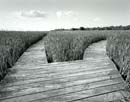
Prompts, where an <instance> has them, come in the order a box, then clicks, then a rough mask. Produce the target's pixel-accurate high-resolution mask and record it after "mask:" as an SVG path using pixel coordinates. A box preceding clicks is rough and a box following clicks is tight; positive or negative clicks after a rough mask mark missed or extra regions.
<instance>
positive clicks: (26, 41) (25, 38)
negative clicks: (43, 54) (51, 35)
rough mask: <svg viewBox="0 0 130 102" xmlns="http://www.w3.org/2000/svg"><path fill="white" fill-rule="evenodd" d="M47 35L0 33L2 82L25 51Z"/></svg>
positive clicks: (36, 33)
mask: <svg viewBox="0 0 130 102" xmlns="http://www.w3.org/2000/svg"><path fill="white" fill-rule="evenodd" d="M45 35H46V33H45V32H18V31H0V80H1V79H3V77H4V76H5V75H6V73H7V71H8V68H10V67H12V66H13V65H14V63H15V62H16V61H17V59H18V58H19V57H20V55H21V54H22V53H23V52H24V51H25V50H26V49H27V48H28V47H29V46H30V45H32V44H33V43H35V42H37V41H38V40H40V39H42V37H43V36H45Z"/></svg>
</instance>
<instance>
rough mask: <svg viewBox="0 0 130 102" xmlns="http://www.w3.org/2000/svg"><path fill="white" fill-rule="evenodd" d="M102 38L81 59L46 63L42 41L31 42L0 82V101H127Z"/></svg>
mask: <svg viewBox="0 0 130 102" xmlns="http://www.w3.org/2000/svg"><path fill="white" fill-rule="evenodd" d="M105 47H106V41H101V42H98V43H95V44H92V45H91V46H89V47H88V48H87V49H86V51H85V54H84V60H78V61H71V62H57V63H52V64H48V63H47V60H46V55H45V49H44V42H43V40H41V41H40V42H38V43H36V44H34V45H33V46H32V47H30V48H29V49H28V50H27V51H26V52H25V53H24V54H23V55H22V56H21V57H20V59H19V60H18V62H17V63H16V64H15V65H14V67H13V68H11V69H10V71H9V73H8V75H7V76H6V77H5V79H4V80H3V81H1V83H0V102H128V101H127V99H126V98H129V95H130V94H129V93H128V92H127V91H126V90H125V82H124V80H123V79H122V77H121V75H120V74H119V72H118V71H117V69H116V67H115V65H114V64H113V63H112V61H111V60H110V59H109V58H108V57H107V55H106V50H105Z"/></svg>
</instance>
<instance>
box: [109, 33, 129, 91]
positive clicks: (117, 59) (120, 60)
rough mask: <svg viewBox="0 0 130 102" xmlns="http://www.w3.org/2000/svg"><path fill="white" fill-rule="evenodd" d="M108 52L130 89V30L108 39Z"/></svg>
mask: <svg viewBox="0 0 130 102" xmlns="http://www.w3.org/2000/svg"><path fill="white" fill-rule="evenodd" d="M107 54H108V56H109V57H110V58H111V59H112V60H113V62H114V63H115V64H116V65H117V68H118V70H119V71H120V73H121V75H122V76H123V78H124V79H125V80H126V82H127V83H128V89H130V31H125V32H120V33H118V34H114V35H112V36H110V37H108V39H107Z"/></svg>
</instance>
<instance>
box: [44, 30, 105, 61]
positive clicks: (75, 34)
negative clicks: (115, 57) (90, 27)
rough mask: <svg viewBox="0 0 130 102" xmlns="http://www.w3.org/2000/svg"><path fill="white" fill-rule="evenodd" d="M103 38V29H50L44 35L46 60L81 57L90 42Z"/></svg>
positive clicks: (77, 58) (68, 59) (69, 59)
mask: <svg viewBox="0 0 130 102" xmlns="http://www.w3.org/2000/svg"><path fill="white" fill-rule="evenodd" d="M105 38H106V37H105V34H104V31H52V32H50V33H49V34H48V35H47V36H46V37H45V49H46V54H47V59H48V62H62V61H72V60H80V59H83V54H84V51H85V49H86V48H87V47H88V46H89V45H90V44H91V43H93V42H97V41H100V40H103V39H105Z"/></svg>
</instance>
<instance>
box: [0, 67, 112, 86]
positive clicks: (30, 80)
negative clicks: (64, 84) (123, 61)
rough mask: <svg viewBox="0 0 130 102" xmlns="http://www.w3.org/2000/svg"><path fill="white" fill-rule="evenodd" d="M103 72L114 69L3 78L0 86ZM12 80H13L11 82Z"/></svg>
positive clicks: (108, 73)
mask: <svg viewBox="0 0 130 102" xmlns="http://www.w3.org/2000/svg"><path fill="white" fill-rule="evenodd" d="M102 71H103V72H104V71H109V72H106V74H107V75H108V77H109V75H110V73H111V72H112V71H114V70H113V69H102V70H94V71H86V72H84V71H83V72H80V73H70V74H59V75H58V74H46V75H44V74H43V75H42V77H40V78H34V79H29V80H24V79H23V80H22V81H19V80H17V79H16V78H17V77H16V78H14V79H12V80H11V78H9V79H8V80H7V79H6V80H3V81H1V84H0V87H1V86H3V85H4V86H12V85H20V84H27V83H32V82H40V81H45V80H48V78H49V80H54V78H60V79H61V78H63V77H71V76H77V75H81V74H93V73H98V72H102ZM9 80H11V82H9ZM13 80H14V82H12V81H13Z"/></svg>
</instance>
